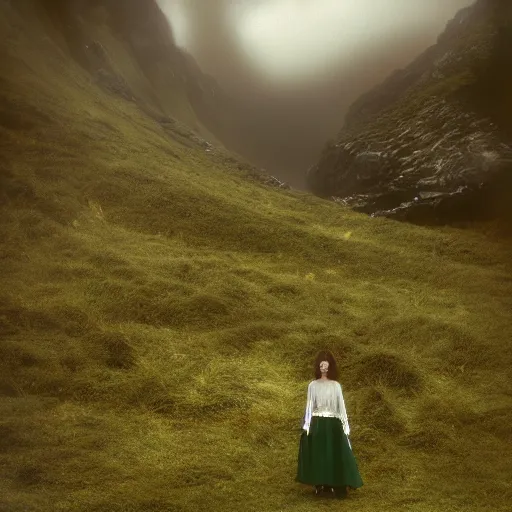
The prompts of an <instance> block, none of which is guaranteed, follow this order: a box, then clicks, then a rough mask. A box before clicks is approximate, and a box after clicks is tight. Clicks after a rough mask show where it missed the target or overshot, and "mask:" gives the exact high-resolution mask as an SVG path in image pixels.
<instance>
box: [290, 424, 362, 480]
mask: <svg viewBox="0 0 512 512" xmlns="http://www.w3.org/2000/svg"><path fill="white" fill-rule="evenodd" d="M296 480H297V481H298V482H301V483H303V484H310V485H329V486H331V487H345V486H350V487H354V488H357V487H361V486H362V485H363V481H362V480H361V475H360V474H359V470H358V468H357V462H356V459H355V457H354V454H353V453H352V449H351V448H350V445H349V444H348V439H347V436H346V435H345V433H344V432H343V426H342V423H341V421H340V420H339V419H338V418H323V417H319V416H313V417H312V418H311V425H310V428H309V435H308V434H306V431H303V432H302V436H301V438H300V446H299V463H298V468H297V478H296Z"/></svg>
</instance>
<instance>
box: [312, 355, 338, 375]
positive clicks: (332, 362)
mask: <svg viewBox="0 0 512 512" xmlns="http://www.w3.org/2000/svg"><path fill="white" fill-rule="evenodd" d="M322 361H327V362H328V363H329V369H328V370H327V378H328V379H331V380H338V366H337V365H336V359H334V356H333V355H332V352H330V351H329V350H322V351H320V352H318V355H317V356H316V359H315V367H314V368H313V372H314V374H315V377H316V378H317V379H319V378H320V377H321V376H322V372H321V371H320V363H321V362H322Z"/></svg>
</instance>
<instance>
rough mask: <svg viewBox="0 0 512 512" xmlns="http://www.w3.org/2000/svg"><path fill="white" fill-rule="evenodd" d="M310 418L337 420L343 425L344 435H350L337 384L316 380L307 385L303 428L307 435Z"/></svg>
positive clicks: (339, 388)
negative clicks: (319, 417)
mask: <svg viewBox="0 0 512 512" xmlns="http://www.w3.org/2000/svg"><path fill="white" fill-rule="evenodd" d="M312 416H323V417H328V418H338V419H339V420H340V421H341V423H342V424H343V432H345V435H347V436H348V435H349V434H350V427H349V425H348V417H347V410H346V409H345V401H344V400H343V393H342V391H341V385H340V383H339V382H337V381H335V380H325V379H318V380H314V381H312V382H310V383H309V386H308V398H307V403H306V414H305V416H304V427H303V428H304V430H305V431H306V432H307V433H308V434H309V426H310V424H311V417H312Z"/></svg>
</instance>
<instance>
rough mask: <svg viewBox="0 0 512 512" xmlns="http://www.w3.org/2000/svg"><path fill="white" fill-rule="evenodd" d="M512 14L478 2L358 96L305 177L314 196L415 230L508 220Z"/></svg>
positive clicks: (502, 4)
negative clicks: (389, 218) (423, 224)
mask: <svg viewBox="0 0 512 512" xmlns="http://www.w3.org/2000/svg"><path fill="white" fill-rule="evenodd" d="M511 62H512V4H510V2H508V1H506V0H480V1H478V2H476V4H475V5H474V6H472V7H469V8H467V9H464V10H462V11H461V12H460V13H459V14H458V15H457V16H456V17H455V19H453V20H452V21H451V22H450V23H449V24H448V26H447V28H446V31H445V32H444V33H443V34H442V35H441V36H440V37H439V40H438V42H437V44H436V45H435V46H433V47H431V48H429V49H428V50H427V51H426V52H425V53H424V54H423V55H421V56H420V57H419V58H418V59H416V60H415V61H414V62H413V63H412V64H411V65H410V66H408V67H407V68H405V69H403V70H398V71H396V72H395V73H394V74H393V75H392V76H390V77H389V78H388V79H387V80H386V81H385V82H384V83H383V84H382V85H380V86H378V87H377V88H375V89H373V90H371V91H370V92H368V93H367V94H365V95H363V96H362V97H361V98H360V99H359V100H358V101H357V102H356V103H355V104H354V105H353V106H352V107H351V109H350V111H349V113H348V115H347V117H346V122H345V126H344V128H343V129H342V131H341V133H340V134H339V137H338V139H337V140H336V141H334V142H332V143H331V144H329V145H328V146H327V147H326V148H325V150H324V152H323V155H322V158H321V160H320V162H319V163H318V164H317V165H316V166H315V167H313V168H312V169H311V170H310V174H309V184H310V187H311V189H312V190H313V191H315V193H317V194H319V195H322V196H335V197H336V198H337V200H339V201H341V202H343V203H345V204H347V205H350V206H354V207H355V208H356V209H358V210H361V211H364V212H368V213H375V214H379V215H386V216H393V217H396V218H399V219H405V220H410V221H413V222H420V223H421V222H426V223H444V222H453V221H475V220H489V219H496V218H498V219H508V220H509V219H512V210H511V206H510V205H511V204H512V201H511V198H512V145H511V141H512V121H511V120H512V107H511V103H510V90H511V88H512V74H511V73H512V72H511V66H510V63H511Z"/></svg>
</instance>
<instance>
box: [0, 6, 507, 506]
mask: <svg viewBox="0 0 512 512" xmlns="http://www.w3.org/2000/svg"><path fill="white" fill-rule="evenodd" d="M49 5H51V7H52V8H51V9H49V8H48V6H49ZM58 5H59V4H58V3H54V2H52V3H50V2H43V1H35V0H24V1H21V0H20V1H18V0H16V1H11V2H8V1H4V0H0V62H1V63H2V68H1V72H2V74H1V79H0V107H1V110H0V265H1V272H0V510H1V511H2V512H3V511H8V512H11V511H13V512H18V511H19V512H69V511H72V512H203V511H207V512H235V511H237V512H238V511H240V510H244V511H246V512H262V511H270V512H274V511H286V512H309V511H311V510H312V509H315V510H316V509H320V510H340V511H341V510H343V511H348V512H356V511H357V512H375V511H377V510H378V511H382V512H396V511H397V510H404V511H414V512H475V511H478V512H508V511H509V510H510V503H511V502H512V492H511V491H512V489H511V486H510V482H511V481H512V443H511V441H512V437H511V436H512V433H511V429H510V424H511V422H512V391H511V382H510V378H509V377H510V375H509V374H510V367H511V364H512V348H511V345H510V342H509V341H510V338H511V337H512V324H511V319H510V311H511V310H512V279H511V275H512V258H511V251H512V248H511V246H510V243H509V242H507V241H505V240H501V239H499V238H497V237H495V236H494V235H493V233H492V232H491V231H487V232H486V233H484V232H476V231H475V232H471V231H460V230H456V229H453V228H447V227H445V228H436V229H433V228H424V227H420V226H414V225H411V224H407V223H397V222H394V221H392V220H389V219H383V218H375V219H371V218H368V217H367V216H366V215H361V214H358V213H356V212H353V211H351V210H350V209H348V208H344V207H340V206H339V205H336V204H333V203H332V202H330V201H325V200H323V199H320V198H318V197H315V196H313V195H310V194H303V193H298V192H295V191H291V190H282V189H279V188H276V187H270V186H267V184H265V183H264V182H263V181H262V179H263V178H262V177H261V175H259V174H257V173H255V172H254V171H253V170H252V169H251V168H250V167H248V166H244V165H243V164H242V163H240V162H239V161H238V160H237V159H236V158H235V157H234V156H233V155H230V154H228V153H226V152H225V151H221V150H220V149H219V148H218V147H216V146H206V145H205V143H204V141H202V140H199V139H198V136H197V133H196V132H194V131H192V130H191V129H189V128H187V127H186V126H185V125H184V124H183V123H185V122H187V119H188V122H190V123H191V125H193V126H194V127H195V128H196V130H197V131H198V132H199V131H200V130H201V129H202V123H200V122H199V121H198V114H197V112H196V110H195V108H197V107H194V108H193V105H196V104H195V103H194V100H193V97H191V96H190V90H191V89H190V88H191V87H192V88H194V87H197V88H204V82H203V80H205V79H204V77H199V78H200V80H199V81H198V82H197V83H191V82H190V81H189V82H184V81H180V80H175V81H174V82H173V81H171V77H172V75H173V73H174V74H175V75H176V76H185V75H180V73H185V71H184V69H188V68H184V67H183V66H184V65H185V64H183V62H184V61H183V58H182V56H180V54H179V53H176V54H174V57H172V51H173V48H172V46H169V47H168V48H169V51H170V52H171V57H172V58H175V59H176V60H175V61H173V60H171V61H168V60H167V59H166V58H165V51H164V49H162V51H161V53H158V52H156V54H155V55H156V57H155V62H146V59H147V58H148V56H149V54H150V53H152V52H149V53H145V50H144V48H145V43H144V40H145V38H146V36H147V34H149V33H154V34H157V35H158V33H159V30H162V31H163V32H164V33H167V32H166V30H167V28H166V27H165V26H163V25H160V21H159V20H160V18H159V17H158V16H157V17H156V18H154V19H153V18H151V16H149V15H148V12H150V11H148V10H143V11H142V13H140V12H138V11H137V10H136V8H137V5H138V6H139V7H140V5H141V2H133V3H132V2H123V5H125V6H128V5H130V6H131V7H130V9H133V11H131V12H127V13H124V15H123V16H121V17H117V15H116V14H115V13H114V12H113V11H110V10H109V6H110V5H114V3H113V2H107V1H104V2H103V1H102V2H99V1H98V2H85V1H84V2H76V3H75V2H73V5H72V4H71V3H68V2H66V3H61V4H60V8H57V7H58ZM144 5H146V6H147V5H150V4H149V3H146V4H144ZM91 6H93V7H94V8H92V7H91ZM70 7H73V9H79V11H76V10H74V11H73V15H72V16H71V17H69V16H70V15H69V11H68V8H70ZM86 7H87V9H86ZM80 9H82V10H80ZM128 10H129V9H128ZM77 12H79V13H80V15H77V14H76V13H77ZM146 15H148V16H149V17H147V18H145V16H146ZM132 24H133V25H132ZM66 31H68V32H66ZM84 34H87V40H86V41H83V39H82V38H83V37H85V36H84ZM95 41H96V43H97V44H96V43H95ZM149 41H153V42H154V40H153V39H152V38H150V39H149ZM166 41H168V40H167V39H166ZM79 43H80V44H84V45H85V46H83V47H82V46H79ZM148 44H149V43H148ZM151 44H153V43H151ZM75 45H77V46H75ZM132 45H133V46H134V47H136V49H134V48H132ZM87 46H88V47H87ZM91 46H92V48H93V50H94V52H97V53H94V54H91V53H89V50H91ZM152 51H153V50H152ZM139 59H140V62H139ZM160 59H161V60H160ZM158 65H160V66H163V67H165V69H167V73H168V76H169V80H170V82H169V91H168V93H169V94H168V95H165V94H164V92H162V93H161V94H157V92H156V91H157V90H158V87H157V85H158V84H156V83H153V80H156V79H154V78H152V76H153V75H152V73H153V70H154V69H156V67H158ZM187 73H188V71H187ZM159 76H162V77H163V76H165V73H164V74H162V75H159ZM186 76H187V77H188V79H189V80H191V78H190V77H191V76H192V75H188V74H187V75H186ZM161 90H162V91H167V88H166V84H165V83H164V82H163V83H162V84H161ZM198 90H199V89H198ZM132 96H133V97H134V98H135V100H132V99H131V97H132ZM166 102H168V103H166ZM155 112H156V113H155ZM162 113H167V114H165V115H169V119H170V116H171V115H173V116H176V118H179V119H180V123H181V124H180V125H178V124H177V123H176V122H170V121H166V122H163V121H162V120H161V118H160V116H161V115H162ZM187 116H189V117H187ZM325 348H328V349H331V350H332V351H333V352H334V353H335V355H336V357H337V359H338V361H339V366H340V370H341V377H340V379H341V383H342V385H343V386H344V395H345V400H346V403H347V408H348V414H349V421H350V425H351V442H352V446H353V448H354V452H355V454H356V456H357V459H358V462H359V464H360V469H361V473H362V476H363V480H364V483H365V485H364V487H363V488H362V489H360V490H358V491H357V492H354V493H351V494H350V497H349V498H348V499H347V500H345V501H343V502H340V503H338V502H336V503H334V502H328V503H324V502H320V503H319V502H315V501H313V500H314V497H313V495H312V494H311V489H309V488H306V487H303V486H300V485H299V484H297V483H295V482H294V476H295V469H296V462H297V450H298V441H299V437H300V434H301V420H302V415H303V412H304V406H305V400H306V390H307V385H308V382H309V381H310V380H311V378H312V372H311V361H312V360H313V358H314V356H315V354H316V352H317V351H318V350H319V349H325Z"/></svg>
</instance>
